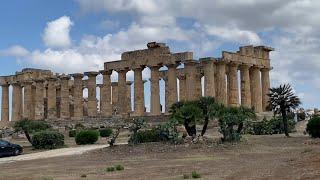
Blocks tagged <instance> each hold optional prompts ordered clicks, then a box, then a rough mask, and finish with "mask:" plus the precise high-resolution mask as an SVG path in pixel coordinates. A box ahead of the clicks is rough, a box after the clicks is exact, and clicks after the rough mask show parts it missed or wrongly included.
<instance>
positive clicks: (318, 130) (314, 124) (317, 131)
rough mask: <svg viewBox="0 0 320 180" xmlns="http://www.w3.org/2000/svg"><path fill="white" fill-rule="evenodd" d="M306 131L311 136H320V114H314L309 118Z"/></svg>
mask: <svg viewBox="0 0 320 180" xmlns="http://www.w3.org/2000/svg"><path fill="white" fill-rule="evenodd" d="M306 131H307V132H308V134H309V135H310V136H311V137H313V138H320V116H314V117H312V118H311V119H310V120H309V122H308V124H307V128H306Z"/></svg>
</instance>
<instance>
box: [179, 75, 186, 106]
mask: <svg viewBox="0 0 320 180" xmlns="http://www.w3.org/2000/svg"><path fill="white" fill-rule="evenodd" d="M186 88H187V83H186V76H180V77H179V101H186V100H187V93H186Z"/></svg>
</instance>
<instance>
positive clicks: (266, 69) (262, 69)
mask: <svg viewBox="0 0 320 180" xmlns="http://www.w3.org/2000/svg"><path fill="white" fill-rule="evenodd" d="M272 69H273V68H272V67H262V68H261V69H260V70H261V71H271V70H272Z"/></svg>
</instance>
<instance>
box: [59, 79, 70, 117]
mask: <svg viewBox="0 0 320 180" xmlns="http://www.w3.org/2000/svg"><path fill="white" fill-rule="evenodd" d="M59 78H60V80H61V93H60V94H61V96H60V97H61V101H60V118H62V119H68V118H70V103H69V95H70V94H69V80H70V76H60V77H59Z"/></svg>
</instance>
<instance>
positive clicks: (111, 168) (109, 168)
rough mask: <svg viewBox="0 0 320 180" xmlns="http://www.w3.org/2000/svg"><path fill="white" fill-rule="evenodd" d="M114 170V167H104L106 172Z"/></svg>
mask: <svg viewBox="0 0 320 180" xmlns="http://www.w3.org/2000/svg"><path fill="white" fill-rule="evenodd" d="M115 170H116V169H115V168H114V167H107V169H106V171H107V172H113V171H115Z"/></svg>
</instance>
